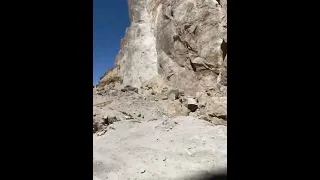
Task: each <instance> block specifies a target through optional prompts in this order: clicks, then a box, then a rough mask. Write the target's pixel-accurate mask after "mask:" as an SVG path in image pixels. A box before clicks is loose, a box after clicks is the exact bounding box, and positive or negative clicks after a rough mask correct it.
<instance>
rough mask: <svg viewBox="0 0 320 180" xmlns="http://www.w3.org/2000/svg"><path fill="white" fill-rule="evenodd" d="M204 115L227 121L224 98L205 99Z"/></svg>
mask: <svg viewBox="0 0 320 180" xmlns="http://www.w3.org/2000/svg"><path fill="white" fill-rule="evenodd" d="M205 114H206V115H208V116H209V117H217V118H220V119H224V120H227V100H226V98H219V97H212V98H210V99H207V102H206V107H205Z"/></svg>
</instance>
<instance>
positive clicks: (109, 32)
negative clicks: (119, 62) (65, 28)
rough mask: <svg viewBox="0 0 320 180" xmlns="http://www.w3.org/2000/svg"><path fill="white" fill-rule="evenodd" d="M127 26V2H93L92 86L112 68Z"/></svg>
mask: <svg viewBox="0 0 320 180" xmlns="http://www.w3.org/2000/svg"><path fill="white" fill-rule="evenodd" d="M129 25H130V22H129V12H128V6H127V0H93V84H96V83H97V82H98V81H99V77H100V76H102V75H103V73H104V72H105V71H106V70H107V69H108V68H112V67H113V66H114V60H115V57H116V55H117V53H118V51H119V49H120V40H121V38H123V37H124V34H125V29H126V28H127V27H129Z"/></svg>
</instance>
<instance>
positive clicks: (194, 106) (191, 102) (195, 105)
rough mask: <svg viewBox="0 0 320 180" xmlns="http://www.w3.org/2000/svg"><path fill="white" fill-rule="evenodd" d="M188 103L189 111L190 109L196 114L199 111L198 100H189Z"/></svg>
mask: <svg viewBox="0 0 320 180" xmlns="http://www.w3.org/2000/svg"><path fill="white" fill-rule="evenodd" d="M187 103H188V109H190V111H191V112H194V111H196V110H197V109H198V103H197V100H196V99H194V98H190V97H189V98H187Z"/></svg>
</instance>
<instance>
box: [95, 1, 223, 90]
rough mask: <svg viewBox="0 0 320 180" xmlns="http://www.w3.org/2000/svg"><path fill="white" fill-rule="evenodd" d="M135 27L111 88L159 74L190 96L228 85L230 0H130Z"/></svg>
mask: <svg viewBox="0 0 320 180" xmlns="http://www.w3.org/2000/svg"><path fill="white" fill-rule="evenodd" d="M128 7H129V14H130V22H131V25H130V27H129V28H127V29H126V33H125V37H124V38H123V39H122V40H121V47H120V51H119V53H118V55H117V56H116V61H115V67H114V68H113V69H112V70H110V71H109V72H108V73H106V74H105V76H104V77H103V78H102V79H101V80H100V82H99V86H100V87H104V88H105V89H109V88H114V87H116V86H125V85H131V86H134V87H137V88H140V87H141V86H142V85H143V84H144V83H145V82H147V81H148V80H150V79H152V78H153V77H154V76H160V77H162V78H163V79H164V80H165V81H166V82H167V84H168V85H169V86H172V87H175V88H178V89H181V90H183V91H184V92H185V93H186V94H189V95H196V92H204V91H215V92H220V94H222V96H225V93H226V86H227V71H226V69H227V49H226V46H227V17H226V15H227V14H226V11H227V2H226V0H217V1H216V0H128Z"/></svg>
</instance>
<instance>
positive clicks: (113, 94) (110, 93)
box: [109, 89, 117, 96]
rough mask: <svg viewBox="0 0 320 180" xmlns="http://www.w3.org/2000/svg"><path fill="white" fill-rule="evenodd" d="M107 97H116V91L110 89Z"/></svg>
mask: <svg viewBox="0 0 320 180" xmlns="http://www.w3.org/2000/svg"><path fill="white" fill-rule="evenodd" d="M109 95H111V96H116V95H117V91H116V90H114V89H112V90H110V91H109Z"/></svg>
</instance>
